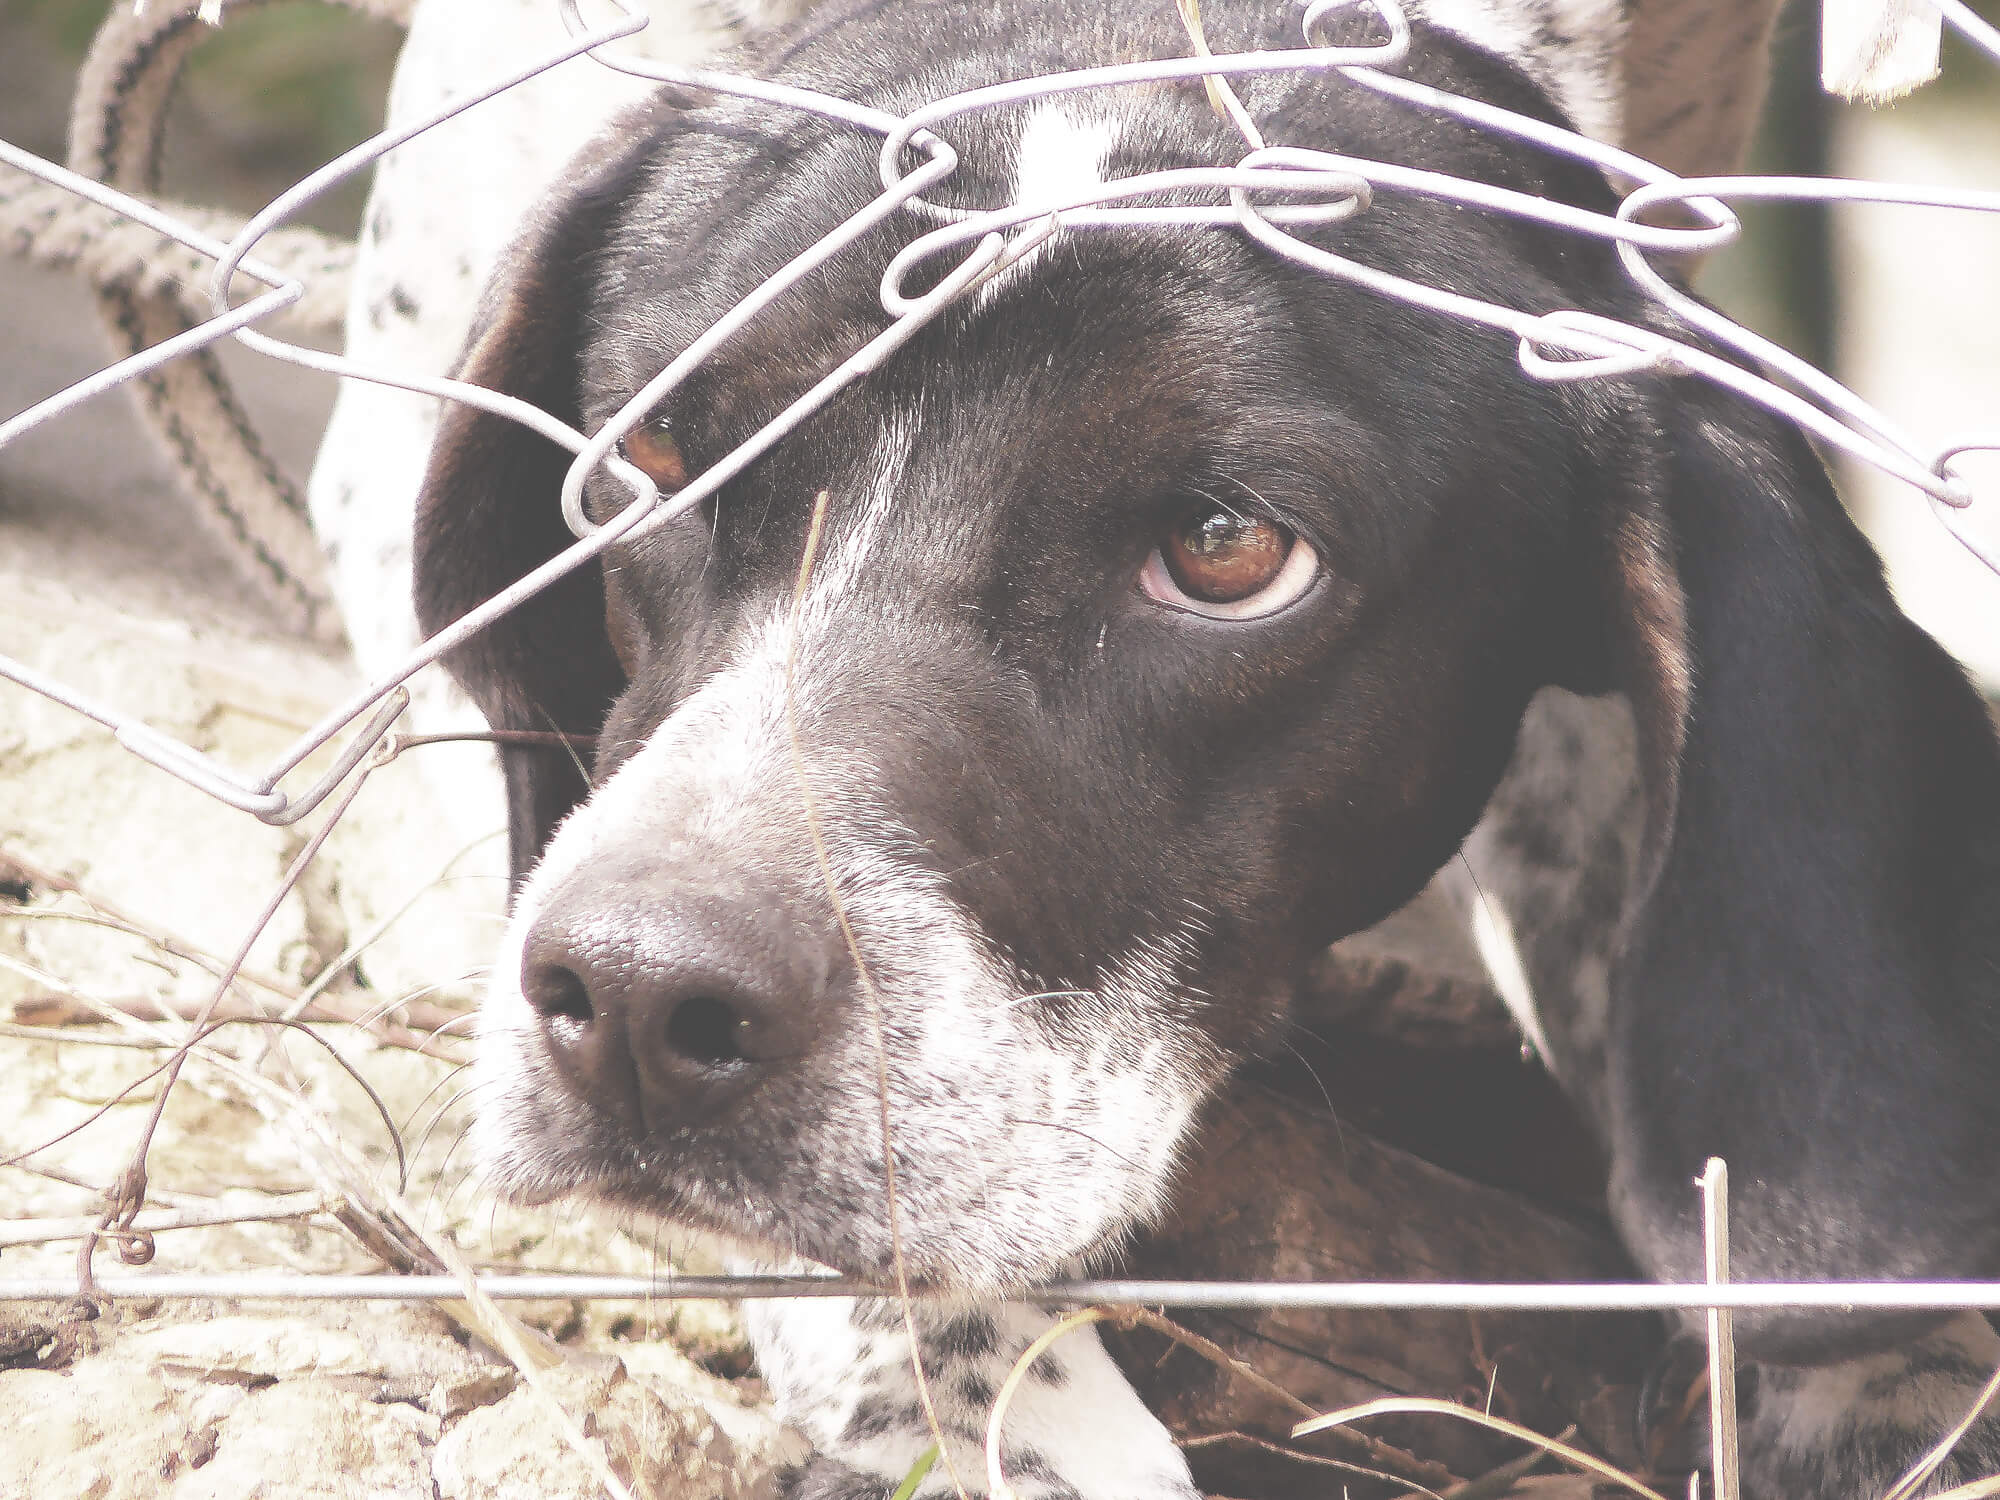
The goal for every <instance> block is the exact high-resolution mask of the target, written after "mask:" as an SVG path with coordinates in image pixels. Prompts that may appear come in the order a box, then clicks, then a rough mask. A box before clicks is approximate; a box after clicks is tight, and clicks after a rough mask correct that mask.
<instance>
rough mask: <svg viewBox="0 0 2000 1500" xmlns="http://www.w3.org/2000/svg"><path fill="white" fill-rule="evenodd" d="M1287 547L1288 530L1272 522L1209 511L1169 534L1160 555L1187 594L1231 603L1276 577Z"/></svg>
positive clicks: (1289, 547)
mask: <svg viewBox="0 0 2000 1500" xmlns="http://www.w3.org/2000/svg"><path fill="white" fill-rule="evenodd" d="M1291 550H1292V537H1291V534H1290V533H1289V532H1287V531H1285V530H1284V529H1283V528H1281V527H1279V526H1277V525H1275V524H1274V523H1272V522H1270V521H1257V520H1251V519H1250V518H1248V517H1246V516H1233V515H1231V514H1230V513H1229V512H1228V511H1225V510H1212V511H1210V512H1209V513H1208V514H1207V515H1204V516H1196V517H1195V518H1194V519H1193V520H1192V521H1190V522H1188V523H1187V524H1186V525H1185V526H1180V527H1176V528H1175V529H1174V530H1173V531H1172V532H1170V533H1169V534H1168V536H1167V539H1166V541H1165V542H1164V543H1162V544H1161V547H1160V556H1161V557H1162V558H1163V559H1164V560H1165V561H1166V564H1167V571H1168V572H1169V573H1171V574H1173V576H1174V582H1175V583H1177V584H1178V585H1180V588H1181V591H1182V592H1183V593H1185V594H1186V595H1187V596H1188V597H1189V598H1191V599H1198V600H1200V601H1201V602H1202V603H1203V604H1234V603H1236V602H1237V600H1239V599H1247V598H1248V597H1249V596H1250V595H1252V594H1254V593H1256V592H1257V590H1259V589H1261V588H1263V587H1264V586H1265V585H1266V584H1268V583H1269V582H1270V581H1271V580H1272V579H1273V578H1276V577H1277V576H1278V569H1280V568H1282V567H1283V566H1284V565H1285V554H1286V553H1288V552H1290V551H1291Z"/></svg>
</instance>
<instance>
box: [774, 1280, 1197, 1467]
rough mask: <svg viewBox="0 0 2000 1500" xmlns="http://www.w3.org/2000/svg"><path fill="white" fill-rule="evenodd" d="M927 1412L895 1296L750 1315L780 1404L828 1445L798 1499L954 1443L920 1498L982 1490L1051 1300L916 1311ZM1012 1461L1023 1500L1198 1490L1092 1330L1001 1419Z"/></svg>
mask: <svg viewBox="0 0 2000 1500" xmlns="http://www.w3.org/2000/svg"><path fill="white" fill-rule="evenodd" d="M912 1319H913V1321H914V1323H915V1325H916V1332H917V1349H918V1352H919V1354H920V1356H921V1359H922V1363H923V1368H924V1375H925V1380H926V1385H927V1388H928V1395H929V1407H930V1409H929V1411H928V1412H926V1410H925V1406H924V1402H923V1400H922V1399H920V1397H919V1393H918V1390H917V1386H916V1381H915V1378H914V1375H913V1373H912V1366H911V1359H910V1339H909V1328H908V1326H906V1324H905V1323H904V1320H903V1315H902V1312H901V1310H900V1309H899V1308H898V1307H896V1305H895V1304H893V1303H890V1302H873V1301H852V1302H850V1301H847V1300H845V1299H835V1298H815V1299H811V1300H805V1299H801V1300H799V1301H797V1302H792V1303H776V1302H773V1303H769V1304H765V1305H762V1306H760V1307H758V1308H756V1309H754V1310H752V1311H751V1312H750V1313H749V1315H748V1318H747V1321H748V1324H749V1328H750V1335H751V1340H752V1342H753V1344H754V1345H755V1346H756V1349H757V1356H758V1363H759V1365H760V1367H761V1368H762V1370H763V1373H764V1379H765V1381H766V1382H767V1383H768V1384H769V1385H770V1387H771V1389H772V1393H773V1394H774V1395H775V1396H776V1397H777V1401H778V1412H779V1415H780V1416H781V1417H782V1418H783V1419H784V1420H785V1421H787V1422H789V1423H791V1424H793V1425H794V1426H797V1427H799V1428H801V1429H803V1430H804V1432H805V1433H806V1435H807V1436H808V1437H810V1438H811V1439H812V1442H813V1446H814V1448H815V1449H816V1450H817V1456H816V1457H815V1458H814V1459H812V1460H811V1461H810V1462H809V1463H807V1464H806V1465H805V1466H804V1467H803V1468H801V1469H800V1470H798V1471H797V1472H796V1473H795V1474H794V1475H793V1476H792V1478H791V1480H790V1481H789V1483H790V1488H789V1489H788V1490H787V1491H786V1492H785V1493H786V1495H787V1496H788V1500H887V1497H888V1496H890V1495H891V1494H893V1493H894V1492H895V1491H896V1489H897V1488H898V1487H899V1486H900V1485H901V1484H902V1482H903V1481H904V1479H905V1478H906V1477H907V1476H908V1475H909V1473H910V1472H911V1470H912V1469H913V1468H914V1467H915V1466H916V1465H917V1464H918V1462H919V1461H920V1460H921V1459H922V1457H923V1455H924V1454H925V1453H926V1452H927V1451H928V1450H929V1449H930V1448H931V1447H932V1446H933V1444H934V1442H935V1437H934V1429H933V1426H932V1423H933V1420H935V1423H936V1428H935V1432H938V1433H941V1434H942V1435H943V1439H944V1453H943V1454H941V1455H940V1456H939V1458H938V1459H937V1461H936V1462H935V1463H934V1464H933V1465H932V1466H931V1469H930V1471H929V1472H928V1473H927V1474H925V1475H924V1477H923V1479H922V1481H921V1482H920V1483H919V1484H918V1486H917V1487H916V1490H915V1492H914V1493H915V1495H916V1496H917V1497H919V1500H941V1497H944V1496H949V1495H953V1494H956V1493H959V1492H960V1490H961V1487H962V1490H963V1492H964V1493H966V1494H968V1495H972V1496H983V1495H985V1494H987V1493H988V1489H987V1483H986V1454H985V1437H986V1429H987V1426H988V1424H989V1422H990V1420H991V1418H992V1414H993V1407H994V1403H995V1401H996V1400H997V1399H998V1395H999V1391H1000V1389H1001V1386H1002V1385H1003V1383H1004V1382H1005V1381H1006V1379H1007V1376H1008V1375H1009V1373H1010V1372H1011V1371H1012V1370H1013V1368H1014V1366H1015V1364H1016V1362H1017V1361H1018V1360H1019V1359H1020V1358H1021V1355H1022V1353H1023V1352H1024V1351H1025V1350H1026V1349H1027V1347H1028V1345H1029V1344H1031V1343H1032V1342H1033V1341H1034V1340H1035V1339H1036V1338H1037V1337H1039V1336H1040V1335H1041V1334H1042V1333H1043V1332H1044V1331H1045V1330H1046V1329H1047V1328H1048V1326H1049V1324H1050V1322H1051V1315H1050V1314H1049V1313H1047V1312H1044V1311H1041V1310H1038V1309H1035V1308H1028V1307H1017V1306H1003V1307H991V1308H973V1307H957V1308H951V1307H944V1306H941V1305H938V1304H935V1303H932V1304H926V1305H922V1306H920V1307H918V1308H916V1309H914V1310H913V1314H912ZM1000 1458H1001V1468H1002V1470H1003V1472H1004V1474H1005V1477H1006V1480H1007V1484H1008V1486H1009V1487H1010V1488H1011V1489H1012V1490H1013V1492H1014V1493H1015V1494H1016V1495H1017V1496H1019V1497H1020V1500H1198V1494H1197V1491H1196V1490H1195V1487H1194V1481H1193V1480H1192V1479H1191V1478H1190V1477H1189V1474H1188V1467H1187V1461H1186V1460H1185V1459H1184V1458H1183V1457H1182V1456H1181V1452H1180V1449H1179V1448H1178V1447H1176V1446H1175V1444H1174V1440H1173V1437H1172V1435H1171V1434H1170V1433H1169V1432H1168V1431H1167V1430H1166V1428H1165V1427H1163V1426H1162V1425H1161V1424H1160V1422H1159V1419H1158V1418H1156V1417H1155V1416H1153V1414H1152V1413H1151V1412H1149V1411H1147V1410H1146V1408H1145V1406H1144V1405H1143V1404H1142V1403H1141V1402H1140V1400H1139V1398H1138V1396H1137V1395H1136V1394H1134V1392H1133V1390H1132V1388H1131V1386H1129V1385H1128V1384H1126V1382H1125V1377H1124V1376H1123V1374H1121V1373H1120V1372H1119V1370H1118V1367H1117V1366H1116V1365H1115V1364H1113V1363H1112V1362H1111V1357H1110V1356H1109V1355H1108V1354H1106V1353H1105V1351H1104V1346H1103V1345H1102V1344H1101V1343H1100V1342H1099V1341H1098V1338H1097V1334H1096V1331H1095V1330H1094V1329H1090V1328H1084V1329H1080V1330H1078V1331H1077V1332H1075V1333H1073V1334H1071V1335H1069V1336H1068V1337H1067V1338H1065V1339H1063V1340H1062V1341H1061V1342H1059V1343H1058V1344H1056V1345H1055V1346H1054V1347H1053V1348H1051V1349H1049V1350H1047V1351H1046V1352H1044V1353H1042V1354H1041V1355H1040V1356H1039V1357H1037V1358H1036V1360H1035V1361H1034V1363H1033V1364H1032V1365H1030V1366H1029V1367H1028V1370H1027V1371H1026V1374H1025V1378H1024V1379H1022V1380H1021V1382H1020V1383H1019V1385H1018V1386H1017V1387H1016V1388H1015V1390H1014V1393H1013V1396H1012V1398H1011V1400H1010V1401H1009V1403H1008V1406H1007V1409H1006V1411H1005V1413H1004V1414H1003V1417H1002V1421H1001V1449H1000Z"/></svg>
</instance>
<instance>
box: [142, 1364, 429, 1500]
mask: <svg viewBox="0 0 2000 1500" xmlns="http://www.w3.org/2000/svg"><path fill="white" fill-rule="evenodd" d="M426 1420H427V1419H426V1418H425V1415H424V1413H422V1412H417V1411H414V1410H412V1409H411V1408H409V1407H404V1406H397V1405H393V1404H382V1405H378V1404H376V1403H374V1402H371V1401H368V1400H365V1399H364V1398H362V1397H360V1396H357V1395H355V1394H354V1393H353V1392H352V1391H349V1390H344V1389H342V1388H340V1387H339V1386H338V1385H336V1384H334V1383H332V1382H330V1381H325V1380H287V1381H284V1382H282V1383H281V1384H278V1385H272V1386H267V1387H265V1388H264V1389H263V1390H261V1391H253V1392H251V1393H250V1394H249V1395H247V1396H245V1397H244V1398H243V1399H242V1400H241V1401H239V1402H237V1403H236V1404H235V1406H234V1408H233V1409H232V1410H231V1411H230V1412H229V1413H228V1415H226V1416H225V1417H223V1418H222V1420H221V1421H220V1422H219V1423H218V1424H217V1425H216V1426H215V1427H214V1428H213V1429H212V1432H213V1434H214V1436H213V1442H214V1448H213V1454H214V1456H213V1457H212V1458H210V1459H208V1460H207V1462H205V1463H203V1464H202V1465H201V1466H200V1467H199V1468H195V1469H192V1470H191V1471H189V1472H187V1473H184V1474H182V1475H181V1476H180V1477H179V1478H178V1479H177V1480H175V1482H174V1484H173V1485H172V1487H171V1488H169V1489H167V1490H166V1491H165V1497H166V1500H431V1485H430V1473H429V1469H430V1466H429V1464H428V1463H427V1462H426V1460H425V1453H424V1445H423V1442H422V1438H423V1436H424V1435H425V1433H424V1429H423V1423H424V1422H425V1421H426ZM430 1420H433V1421H434V1419H430ZM154 1493H155V1494H158V1493H160V1492H159V1491H158V1490H155V1491H154Z"/></svg>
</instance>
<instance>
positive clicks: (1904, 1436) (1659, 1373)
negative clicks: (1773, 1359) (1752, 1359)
mask: <svg viewBox="0 0 2000 1500" xmlns="http://www.w3.org/2000/svg"><path fill="white" fill-rule="evenodd" d="M1996 1368H2000V1336H1996V1334H1995V1333H1994V1331H1993V1329H1992V1327H1991V1326H1989V1325H1988V1323H1987V1322H1986V1320H1985V1318H1984V1317H1982V1316H1980V1315H1979V1314H1977V1313H1967V1314H1963V1315H1961V1316H1959V1317H1957V1318H1955V1319H1953V1320H1952V1321H1951V1322H1950V1323H1948V1324H1946V1325H1945V1326H1944V1327H1942V1328H1940V1329H1938V1330H1937V1331H1936V1332H1934V1333H1932V1334H1930V1335H1929V1336H1928V1337H1926V1338H1923V1339H1920V1340H1918V1341H1916V1342H1915V1343H1912V1344H1909V1345H1907V1346H1905V1347H1904V1348H1901V1349H1897V1350H1892V1351H1890V1352H1889V1353H1886V1354H1876V1355H1870V1356H1868V1357H1866V1358H1863V1359H1856V1360H1849V1361H1848V1362H1846V1363H1845V1364H1838V1365H1821V1366H1811V1367H1806V1366H1786V1365H1771V1364H1765V1365H1745V1366H1743V1367H1742V1368H1741V1369H1740V1370H1739V1371H1738V1372H1737V1402H1736V1407H1737V1423H1738V1429H1737V1447H1738V1453H1739V1461H1740V1466H1741V1470H1742V1480H1743V1492H1744V1494H1745V1495H1746V1496H1748V1497H1750V1500H1824V1497H1826V1496H1830V1495H1850V1496H1868V1495H1883V1494H1886V1493H1888V1492H1889V1490H1890V1489H1892V1488H1893V1487H1894V1486H1895V1485H1896V1483H1897V1482H1898V1481H1899V1480H1900V1479H1902V1477H1903V1476H1904V1475H1905V1474H1907V1473H1909V1472H1910V1471H1911V1469H1912V1468H1914V1467H1915V1466H1916V1464H1917V1463H1918V1462H1919V1461H1920V1460H1922V1459H1923V1457H1924V1455H1926V1454H1927V1453H1929V1452H1930V1451H1931V1449H1932V1448H1933V1447H1935V1446H1936V1445H1937V1443H1938V1442H1939V1441H1940V1440H1941V1439H1942V1438H1943V1437H1944V1436H1945V1434H1946V1433H1947V1432H1949V1431H1950V1430H1951V1429H1952V1428H1953V1427H1954V1426H1955V1425H1956V1424H1957V1423H1958V1422H1959V1421H1960V1420H1961V1419H1962V1418H1963V1417H1964V1415H1965V1414H1966V1412H1968V1411H1969V1410H1971V1409H1972V1405H1973V1403H1974V1402H1975V1401H1976V1400H1978V1398H1979V1393H1980V1390H1981V1388H1982V1387H1983V1386H1984V1385H1985V1384H1986V1381H1987V1380H1988V1378H1989V1377H1991V1376H1992V1374H1993V1372H1994V1370H1995V1369H1996ZM1639 1435H1640V1451H1641V1452H1643V1453H1645V1454H1646V1455H1647V1457H1648V1460H1649V1463H1650V1466H1651V1468H1652V1470H1653V1471H1654V1473H1655V1474H1662V1475H1668V1476H1679V1475H1684V1474H1686V1473H1689V1472H1691V1471H1694V1470H1701V1471H1704V1472H1705V1471H1707V1470H1708V1469H1709V1467H1710V1451H1709V1420H1708V1396H1707V1353H1706V1350H1705V1349H1704V1348H1703V1346H1702V1343H1701V1341H1700V1340H1699V1339H1695V1338H1689V1337H1682V1338H1677V1339H1675V1340H1673V1342H1671V1343H1670V1344H1669V1345H1668V1346H1667V1349H1666V1351H1665V1352H1664V1353H1663V1354H1662V1355H1661V1357H1660V1359H1659V1361H1658V1362H1657V1363H1656V1365H1655V1366H1654V1369H1653V1372H1652V1374H1651V1375H1650V1376H1649V1377H1648V1379H1647V1381H1646V1384H1645V1386H1644V1387H1643V1389H1642V1390H1641V1393H1640V1410H1639ZM1993 1474H2000V1401H1996V1402H1994V1403H1993V1404H1992V1406H1991V1407H1989V1409H1988V1410H1987V1411H1986V1412H1985V1413H1984V1414H1983V1415H1982V1416H1981V1417H1980V1418H1979V1420H1977V1421H1975V1422H1974V1423H1973V1424H1972V1425H1971V1427H1970V1428H1969V1429H1968V1430H1967V1431H1966V1433H1965V1435H1964V1437H1962V1438H1961V1439H1960V1440H1959V1441H1958V1442H1957V1443H1956V1444H1955V1445H1954V1446H1953V1448H1952V1450H1951V1452H1950V1453H1949V1455H1948V1456H1947V1457H1946V1458H1945V1459H1944V1461H1943V1462H1942V1463H1940V1464H1939V1465H1938V1466H1937V1468H1936V1469H1935V1471H1934V1472H1932V1473H1931V1474H1930V1476H1929V1477H1928V1478H1927V1479H1926V1480H1925V1481H1924V1482H1923V1484H1922V1485H1921V1486H1920V1487H1919V1488H1917V1489H1916V1490H1915V1491H1914V1492H1913V1493H1914V1494H1916V1495H1934V1494H1937V1493H1939V1492H1941V1491H1943V1490H1947V1489H1950V1488H1952V1487H1953V1486H1954V1485H1959V1484H1965V1483H1968V1482H1970V1481H1971V1480H1974V1479H1983V1478H1986V1477H1987V1476H1989V1475H1993Z"/></svg>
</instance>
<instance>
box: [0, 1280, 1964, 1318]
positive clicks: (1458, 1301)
mask: <svg viewBox="0 0 2000 1500" xmlns="http://www.w3.org/2000/svg"><path fill="white" fill-rule="evenodd" d="M477 1285H478V1288H479V1291H480V1292H481V1293H482V1294H483V1295H485V1296H488V1297H491V1298H493V1299H494V1300H496V1301H502V1302H506V1301H515V1302H519V1301H543V1300H557V1301H560V1300H570V1301H624V1302H631V1301H649V1302H679V1301H690V1300H727V1301H738V1300H744V1301H758V1300H768V1299H772V1298H782V1297H893V1296H895V1295H896V1294H895V1292H894V1290H893V1289H891V1288H889V1287H884V1286H876V1285H874V1284H872V1283H869V1282H865V1281H854V1280H850V1279H849V1278H847V1277H843V1276H813V1275H806V1276H667V1277H650V1276H593V1275H588V1274H584V1273H567V1272H566V1273H548V1274H527V1273H523V1274H508V1275H492V1276H481V1277H478V1278H477ZM96 1290H97V1292H98V1293H100V1294H101V1295H103V1296H106V1297H114V1298H115V1297H127V1298H130V1297H181V1298H189V1299H194V1300H205V1301H234V1300H238V1299H242V1300H246V1301H257V1300H264V1301H278V1302H313V1301H333V1300H346V1299H353V1300H356V1301H363V1302H370V1301H373V1302H449V1301H455V1300H457V1299H459V1298H462V1297H464V1296H465V1284H464V1283H463V1282H461V1281H459V1280H458V1279H457V1278H455V1277H451V1276H390V1275H376V1276H333V1275H328V1276H315V1275H309V1274H295V1273H287V1272H261V1271H246V1272H242V1273H239V1274H220V1275H212V1274H202V1273H190V1274H181V1273H177V1272H160V1273H155V1274H145V1275H136V1276H103V1277H99V1278H98V1279H97V1283H96ZM910 1290H911V1294H912V1295H913V1296H917V1297H924V1296H950V1297H953V1298H961V1299H962V1298H963V1297H964V1296H965V1293H964V1291H963V1290H951V1289H943V1290H937V1291H927V1290H926V1289H925V1288H922V1287H912V1288H911V1289H910ZM75 1293H76V1279H75V1278H74V1277H64V1276H32V1277H15V1278H10V1279H0V1302H42V1301H54V1300H60V1299H62V1298H65V1297H71V1296H74V1295H75ZM995 1300H1001V1301H1008V1302H1021V1303H1030V1304H1034V1305H1037V1306H1041V1305H1049V1306H1065V1307H1066V1306H1075V1305H1080V1304H1088V1303H1097V1302H1136V1303H1140V1304H1143V1305H1146V1306H1152V1307H1195V1308H1202V1307H1206V1308H1237V1309H1273V1310H1275V1309H1280V1308H1297V1309H1354V1308H1374V1309H1384V1310H1391V1311H1397V1310H1402V1311H1441V1310H1444V1311H1448V1310H1460V1311H1472V1312H1670V1311H1700V1310H1704V1309H1707V1308H1731V1309H1736V1310H1741V1309H1746V1308H1752V1309H1754V1308H1789V1309H1808V1310H1812V1309H1817V1310H1825V1311H1839V1312H1851V1311H1855V1310H1857V1309H1865V1310H1868V1311H1891V1312H1934V1311H1945V1310H1950V1311H1989V1310H1994V1309H2000V1282H1994V1281H1913V1282H1892V1281H1845V1282H1798V1283H1789V1282H1748V1281H1738V1282H1731V1283H1728V1284H1727V1285H1707V1284H1703V1283H1687V1284H1678V1283H1654V1282H1638V1281H1615V1282H1526V1283H1517V1282H1491V1283H1488V1282H1444V1281H1440V1282H1429V1281H1416V1282H1408V1281H1400V1282H1366V1281H1360V1282H1347V1281H1310V1282H1271V1281H1119V1280H1083V1281H1059V1282H1050V1283H1048V1284H1047V1285H1044V1286H1039V1287H1030V1288H1026V1289H1023V1290H1020V1291H1012V1292H1008V1293H1005V1294H1004V1295H1000V1294H996V1297H995Z"/></svg>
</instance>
